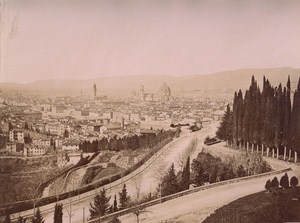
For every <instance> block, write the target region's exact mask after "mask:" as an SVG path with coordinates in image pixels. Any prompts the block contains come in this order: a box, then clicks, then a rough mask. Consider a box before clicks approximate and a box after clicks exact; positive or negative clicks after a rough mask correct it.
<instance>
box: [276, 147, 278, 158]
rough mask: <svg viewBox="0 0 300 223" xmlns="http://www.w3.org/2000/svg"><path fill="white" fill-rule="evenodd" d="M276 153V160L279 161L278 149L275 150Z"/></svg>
mask: <svg viewBox="0 0 300 223" xmlns="http://www.w3.org/2000/svg"><path fill="white" fill-rule="evenodd" d="M276 152H277V154H276V158H277V159H279V149H278V147H277V148H276Z"/></svg>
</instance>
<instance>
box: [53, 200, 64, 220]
mask: <svg viewBox="0 0 300 223" xmlns="http://www.w3.org/2000/svg"><path fill="white" fill-rule="evenodd" d="M62 210H63V207H62V204H57V203H56V204H55V208H54V221H53V222H54V223H62V217H63V211H62Z"/></svg>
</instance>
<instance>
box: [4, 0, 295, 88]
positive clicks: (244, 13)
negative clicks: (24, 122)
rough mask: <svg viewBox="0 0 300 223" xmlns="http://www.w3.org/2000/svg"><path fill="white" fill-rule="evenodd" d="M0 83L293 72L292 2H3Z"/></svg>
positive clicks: (293, 8)
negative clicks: (265, 70)
mask: <svg viewBox="0 0 300 223" xmlns="http://www.w3.org/2000/svg"><path fill="white" fill-rule="evenodd" d="M2 2H6V5H5V7H4V8H3V11H4V13H3V15H4V20H5V21H4V22H5V23H4V24H5V29H3V32H2V51H3V52H2V54H3V59H2V60H3V64H4V65H3V66H2V70H1V72H2V73H1V76H0V82H19V83H29V82H33V81H36V80H48V79H95V78H98V77H102V76H123V75H126V76H127V75H147V76H148V75H150V76H151V75H171V76H187V75H202V74H210V73H215V72H220V71H227V70H237V69H245V68H268V67H294V68H299V67H300V64H299V61H300V60H299V58H300V53H299V52H300V43H299V41H298V39H299V37H300V28H299V26H298V25H297V24H298V21H299V19H300V16H299V14H298V13H297V12H298V11H299V9H300V3H299V2H297V1H285V2H281V1H272V4H270V1H267V0H266V1H260V2H256V1H247V2H234V1H218V2H208V1H199V2H197V1H184V2H179V1H172V2H170V1H165V2H163V3H162V2H159V1H149V2H136V1H126V2H123V3H120V2H116V1H89V2H88V3H86V1H84V2H83V1H80V0H79V1H72V2H71V1H68V0H64V1H60V2H59V4H58V2H57V1H56V2H53V1H51V2H50V1H33V0H32V1H26V3H24V2H22V1H19V0H12V1H4V0H2Z"/></svg>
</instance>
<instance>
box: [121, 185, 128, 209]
mask: <svg viewBox="0 0 300 223" xmlns="http://www.w3.org/2000/svg"><path fill="white" fill-rule="evenodd" d="M119 203H120V205H119V209H120V210H122V209H125V208H127V207H128V206H129V203H130V196H129V195H128V194H127V189H126V184H124V185H123V189H122V191H121V192H120V193H119Z"/></svg>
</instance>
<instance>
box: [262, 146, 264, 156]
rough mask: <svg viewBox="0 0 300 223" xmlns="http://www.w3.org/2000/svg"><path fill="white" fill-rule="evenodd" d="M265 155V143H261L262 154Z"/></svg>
mask: <svg viewBox="0 0 300 223" xmlns="http://www.w3.org/2000/svg"><path fill="white" fill-rule="evenodd" d="M263 155H264V144H262V145H261V156H263Z"/></svg>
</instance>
